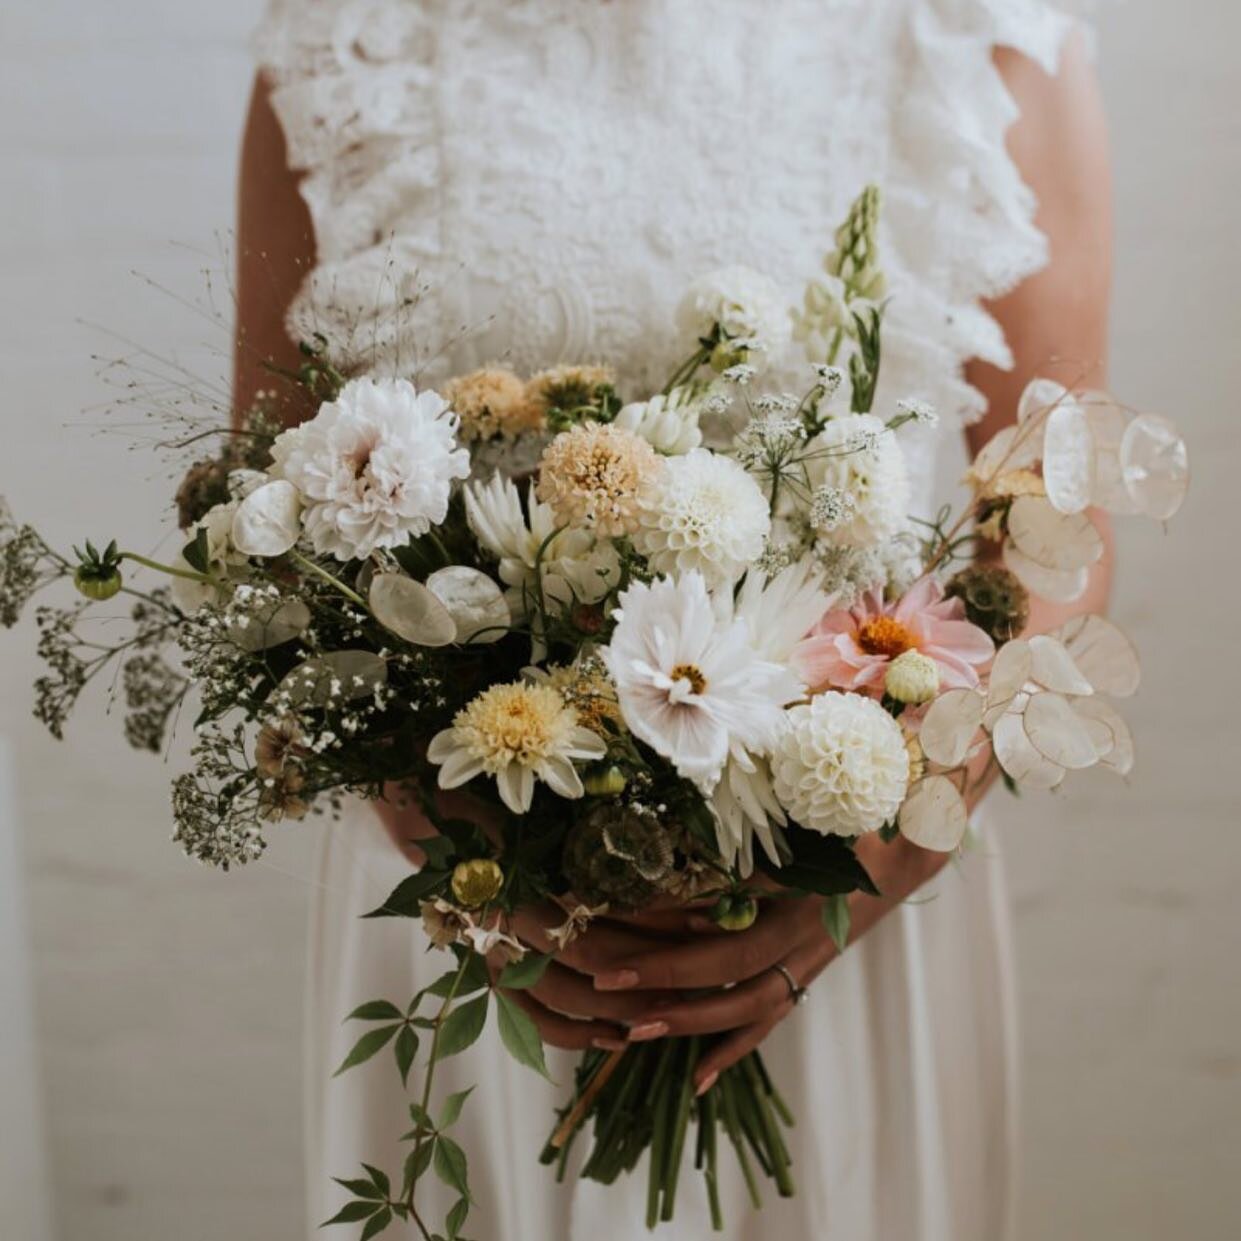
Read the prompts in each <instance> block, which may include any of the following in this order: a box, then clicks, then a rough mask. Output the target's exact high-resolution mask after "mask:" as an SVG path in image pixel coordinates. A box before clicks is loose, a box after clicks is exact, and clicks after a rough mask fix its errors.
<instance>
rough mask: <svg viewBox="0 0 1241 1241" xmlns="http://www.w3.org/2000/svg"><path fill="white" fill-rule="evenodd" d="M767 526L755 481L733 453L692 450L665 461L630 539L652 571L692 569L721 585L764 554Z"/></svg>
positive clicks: (767, 513)
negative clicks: (722, 453)
mask: <svg viewBox="0 0 1241 1241" xmlns="http://www.w3.org/2000/svg"><path fill="white" fill-rule="evenodd" d="M770 530H771V513H770V510H769V508H768V504H767V497H766V496H764V495H763V492H762V489H761V488H760V487H759V485H758V483H756V482H755V481H754V479H753V478H751V477H750V475H749V474H747V473H746V471H745V470H744V469H743V468H742V467H741V466H740V465H738V464H737V462H736V461H734V460H732V458H731V457H724V456H720V455H718V454H716V453H713V452H711V451H709V450H708V449H706V448H695V449H694V450H693V452H689V453H686V455H685V456H683V457H669V458H668V460H667V461H666V462H665V469H664V471H663V477H662V478H661V479H660V481H659V484H658V485H657V487H656V488H655V489H654V490H653V491H652V493H651V495H650V497H649V498H648V499H647V500H646V501H645V502H644V504H643V508H642V514H641V525H640V527H639V529H638V530H637V531H636V533H635V534H634V536H633V543H634V546H635V547H636V548H637V549H638V551H639V552H640V553H641V554H642V555H644V556H645V557H646V558H647V560H648V562H649V564H650V566H651V568H652V570H653V571H654V572H656V573H686V572H689V571H691V570H694V571H697V572H699V573H701V574H702V575H703V577H705V578H706V579H707V582H708V584H709V585H711V586H719V585H724V584H727V583H730V582H734V581H736V580H737V578H739V577H740V576H741V575H742V573H744V572H745V570H746V567H747V565H749V564H751V563H753V562H754V561H755V560H757V559H758V558H759V556H761V555H762V552H763V546H764V544H765V542H766V540H767V535H768V533H769V532H770Z"/></svg>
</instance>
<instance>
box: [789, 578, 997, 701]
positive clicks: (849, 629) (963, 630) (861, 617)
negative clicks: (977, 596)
mask: <svg viewBox="0 0 1241 1241" xmlns="http://www.w3.org/2000/svg"><path fill="white" fill-rule="evenodd" d="M906 651H920V652H921V653H922V654H923V655H926V656H929V657H930V658H931V659H933V660H934V661H935V664H936V666H937V667H938V669H939V679H940V684H941V685H943V686H944V687H945V688H947V689H966V688H969V689H972V688H973V687H975V686H976V685H977V684H978V670H979V668H981V667H983V666H984V665H986V664H987V663H988V662H989V661H990V660H991V658H992V656H993V655H994V654H995V644H994V643H993V642H992V641H991V639H990V638H989V637H988V636H987V635H986V634H985V633H983V631H982V630H981V629H979V628H978V627H977V626H976V625H971V624H970V623H969V621H967V620H966V619H965V607H964V605H963V604H962V603H961V601H960V599H947V598H945V597H944V590H943V587H942V586H941V585H940V584H939V582H937V581H936V580H935V578H933V577H930V576H928V577H924V578H922V579H921V580H920V581H918V582H917V583H915V584H914V586H913V587H912V588H911V589H910V590H909V591H908V592H907V593H906V594H905V595H903V596H902V597H901V598H900V599H899V600H898V601H897V602H896V603H892V604H889V603H885V602H884V600H883V596H882V593H881V592H880V591H870V592H868V593H867V594H866V595H865V596H863V598H862V599H861V600H860V601H859V602H858V603H857V604H856V605H855V606H854V607H852V608H850V609H849V610H848V611H843V610H841V611H834V612H829V613H828V614H827V615H826V616H825V617H823V619H822V620H821V621H820V622H819V623H818V624H817V625H816V626H815V628H814V632H813V633H812V634H811V635H810V637H808V638H807V639H806V640H805V641H804V642H802V643H800V644H799V646H798V647H797V650H796V651H795V652H794V653H793V665H794V667H795V668H796V669H797V670H798V672H799V673H800V674H801V675H802V676H803V677H804V678H805V679H806V682H807V683H808V684H809V685H810V686H811V687H812V688H815V689H821V688H824V687H827V686H831V687H834V688H836V689H844V690H858V691H861V692H862V693H869V694H873V695H875V696H876V697H878V696H880V695H881V694H882V693H883V684H884V678H885V677H886V676H887V672H888V665H889V664H890V663H891V662H892V661H893V660H895V659H896V658H898V657H899V656H901V655H903V654H904V653H905V652H906Z"/></svg>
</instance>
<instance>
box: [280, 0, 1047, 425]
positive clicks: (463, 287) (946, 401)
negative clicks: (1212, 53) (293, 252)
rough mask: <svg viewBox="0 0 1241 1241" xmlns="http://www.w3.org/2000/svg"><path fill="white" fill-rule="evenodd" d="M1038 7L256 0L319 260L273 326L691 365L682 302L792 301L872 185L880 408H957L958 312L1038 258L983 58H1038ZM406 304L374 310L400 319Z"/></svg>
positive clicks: (405, 357) (401, 350)
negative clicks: (883, 315) (912, 403)
mask: <svg viewBox="0 0 1241 1241" xmlns="http://www.w3.org/2000/svg"><path fill="white" fill-rule="evenodd" d="M1070 20H1071V19H1070V18H1069V17H1068V16H1066V14H1065V13H1064V12H1063V11H1062V10H1061V9H1060V8H1059V7H1058V6H1054V5H1052V4H1049V3H1045V2H1043V0H714V2H713V3H711V4H709V5H708V4H700V3H691V2H690V0H272V3H271V7H270V11H269V13H268V16H267V19H266V21H265V23H264V24H263V26H262V28H261V31H260V33H259V37H258V42H259V49H260V59H261V62H262V64H263V66H264V67H265V69H266V70H267V72H268V74H269V75H270V77H271V80H272V82H273V84H274V93H273V101H274V105H275V109H276V112H277V114H278V115H279V117H280V120H281V122H282V123H283V126H284V129H285V132H286V135H287V138H288V145H289V158H290V161H291V163H292V165H293V166H294V167H295V168H297V169H299V170H303V171H304V172H305V174H306V175H305V178H304V180H303V182H302V193H303V194H304V196H305V199H306V202H307V204H308V205H309V208H310V212H311V216H312V218H313V221H314V227H315V232H316V238H317V243H318V266H317V268H316V270H315V271H313V272H312V273H311V274H310V275H309V276H308V278H307V280H306V282H305V285H304V287H303V289H302V291H301V293H300V295H299V297H298V298H297V300H296V303H295V305H294V307H293V309H292V312H291V322H290V330H291V331H293V332H294V333H295V334H297V335H299V336H306V335H307V334H308V333H310V332H313V331H314V330H315V329H316V328H320V329H323V330H325V331H326V333H327V334H328V335H329V336H330V337H331V338H332V339H333V340H335V341H338V342H339V341H341V340H342V339H343V340H347V341H348V342H349V347H350V348H351V349H352V350H353V351H354V352H355V353H356V354H357V355H363V356H367V357H368V358H369V360H371V361H372V362H373V363H374V364H375V365H378V366H385V365H389V366H390V365H396V366H398V367H400V368H401V369H403V370H405V371H412V370H417V371H419V372H420V373H422V374H424V375H425V374H427V373H428V372H430V376H431V377H432V378H434V377H435V376H436V375H437V374H438V375H442V373H443V372H444V371H445V370H450V371H454V372H460V371H462V370H464V369H467V368H470V367H473V366H476V365H481V364H483V363H484V362H489V361H495V360H500V359H503V360H505V361H507V362H508V363H509V364H511V365H512V366H514V367H515V368H517V369H518V370H521V371H524V372H529V371H532V370H536V369H539V368H541V367H544V366H548V365H550V364H553V363H555V362H559V361H592V360H598V359H600V358H606V359H607V360H608V361H609V362H612V363H613V364H615V365H617V367H618V370H619V372H620V377H621V380H622V388H624V387H625V386H629V387H633V388H636V387H637V386H638V385H641V384H650V383H661V382H662V381H663V380H664V379H665V378H666V376H667V373H668V371H669V370H670V367H671V364H672V363H673V362H674V361H676V360H678V358H679V356H680V355H681V354H683V353H684V352H685V342H684V341H681V340H679V339H678V338H677V337H676V336H675V334H674V332H673V331H672V321H673V311H674V309H675V305H676V303H677V301H678V300H679V298H680V295H681V293H682V291H683V290H684V288H685V286H686V284H687V283H688V281H689V280H691V279H692V278H693V277H695V276H697V275H700V274H702V273H704V272H706V271H708V270H710V269H712V268H714V267H718V266H721V265H725V264H729V263H736V262H741V263H745V264H747V265H749V266H753V267H757V268H760V269H762V270H764V271H766V272H767V273H769V274H770V275H772V276H773V277H774V278H775V279H776V280H777V281H778V282H779V283H780V284H781V285H782V286H783V287H785V288H786V289H787V291H788V294H789V300H790V303H792V302H794V301H796V300H798V299H799V297H800V291H801V289H802V286H803V284H804V282H805V280H806V278H807V277H808V276H810V275H811V274H812V273H813V272H814V271H815V270H816V268H817V265H818V264H819V262H820V260H821V258H822V255H823V254H824V252H825V251H826V250H827V249H828V248H829V247H830V233H831V229H832V228H833V227H834V225H835V224H836V222H837V221H838V220H839V219H840V218H841V216H842V214H843V212H844V210H845V208H846V206H847V204H848V203H849V201H850V200H851V199H852V197H853V196H854V195H855V194H856V192H857V191H858V190H859V189H860V188H861V187H862V186H863V185H864V184H865V183H866V182H868V181H875V182H877V183H878V184H880V186H881V187H882V189H883V192H884V199H885V206H884V237H883V241H884V251H883V263H884V267H885V269H886V270H887V272H888V274H889V284H890V288H891V291H892V295H893V300H892V303H891V310H890V314H889V319H888V328H887V332H886V335H885V363H884V373H883V383H882V385H881V392H880V402H881V403H882V401H883V400H885V399H889V400H890V399H891V398H893V397H895V396H898V395H904V394H910V395H920V396H922V397H923V398H925V399H928V400H930V401H931V402H933V403H934V404H935V405H936V406H937V407H938V408H939V410H940V412H941V414H943V415H947V416H951V415H953V414H957V415H959V416H961V417H963V418H969V417H971V416H974V415H976V414H977V413H978V412H979V407H980V398H979V396H978V394H977V393H975V392H974V391H972V390H971V389H970V388H968V387H967V386H966V385H965V383H964V380H963V379H962V377H961V368H962V364H963V363H964V362H965V361H966V360H967V359H969V358H971V357H979V358H984V359H986V360H988V361H990V362H994V363H996V364H998V365H1001V366H1002V365H1005V364H1006V362H1007V361H1008V351H1007V348H1006V346H1005V343H1004V340H1003V337H1002V334H1001V332H1000V330H999V328H998V326H997V324H996V323H995V322H994V321H993V320H992V319H991V318H989V317H988V316H987V315H986V314H985V313H984V312H983V310H982V309H981V307H980V305H979V299H980V298H983V297H985V296H989V295H994V294H997V293H1001V292H1003V291H1005V290H1007V289H1009V288H1011V287H1012V286H1013V285H1014V284H1015V283H1017V282H1018V281H1019V280H1020V279H1021V278H1022V277H1024V276H1025V275H1027V274H1028V273H1030V272H1031V271H1033V270H1035V269H1036V268H1037V267H1038V266H1039V265H1040V264H1041V263H1042V262H1043V261H1044V255H1045V243H1044V239H1043V237H1042V236H1041V235H1040V234H1039V232H1038V231H1037V230H1036V229H1035V228H1034V226H1033V223H1032V216H1033V207H1034V203H1033V200H1032V195H1031V194H1030V193H1029V191H1028V190H1027V189H1026V187H1025V186H1024V185H1023V184H1022V182H1021V179H1020V177H1019V175H1018V173H1017V170H1016V168H1015V167H1014V166H1013V164H1012V162H1011V161H1010V159H1009V158H1008V156H1007V155H1006V153H1005V149H1004V133H1005V129H1006V127H1007V126H1008V124H1009V123H1010V121H1011V120H1012V119H1013V116H1014V111H1015V109H1014V105H1013V102H1012V100H1011V98H1010V97H1009V95H1008V93H1007V92H1006V90H1005V87H1004V85H1003V82H1002V81H1001V79H1000V77H999V75H998V74H997V73H996V71H995V69H994V68H993V66H992V62H991V51H992V48H993V46H994V45H996V44H1004V45H1009V46H1012V47H1015V48H1018V49H1019V50H1021V51H1023V52H1025V53H1027V54H1028V55H1030V56H1032V57H1033V58H1034V59H1036V60H1037V61H1038V62H1039V63H1040V64H1042V65H1043V66H1044V67H1045V68H1047V69H1049V70H1050V69H1052V68H1054V65H1055V62H1056V59H1057V55H1058V51H1059V48H1060V46H1061V44H1062V42H1063V39H1064V35H1065V33H1066V31H1067V29H1068V26H1069V22H1070ZM407 301H408V302H411V303H412V304H411V305H410V306H409V307H408V309H407V310H406V311H405V312H403V313H400V314H397V313H394V309H393V308H394V306H395V305H398V304H400V303H402V302H407Z"/></svg>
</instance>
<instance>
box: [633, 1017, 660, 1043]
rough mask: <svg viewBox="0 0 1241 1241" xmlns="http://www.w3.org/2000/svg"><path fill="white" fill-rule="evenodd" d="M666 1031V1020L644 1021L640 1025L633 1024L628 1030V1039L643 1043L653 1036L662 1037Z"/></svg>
mask: <svg viewBox="0 0 1241 1241" xmlns="http://www.w3.org/2000/svg"><path fill="white" fill-rule="evenodd" d="M667 1033H668V1023H667V1022H666V1021H644V1022H643V1023H642V1024H641V1025H640V1026H634V1027H633V1028H632V1029H631V1030H630V1031H629V1041H630V1042H631V1043H645V1042H648V1041H649V1040H650V1039H653V1038H663V1036H664V1035H665V1034H667Z"/></svg>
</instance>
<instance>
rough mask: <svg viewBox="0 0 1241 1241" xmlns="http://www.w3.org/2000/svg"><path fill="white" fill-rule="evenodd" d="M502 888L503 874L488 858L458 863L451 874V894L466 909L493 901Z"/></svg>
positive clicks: (475, 907)
mask: <svg viewBox="0 0 1241 1241" xmlns="http://www.w3.org/2000/svg"><path fill="white" fill-rule="evenodd" d="M503 886H504V872H503V871H502V870H501V869H500V867H499V866H498V865H497V864H496V863H495V862H493V861H492V860H491V859H490V858H482V857H480V858H472V859H471V860H470V861H468V862H458V863H457V865H456V866H455V867H454V869H453V872H452V894H453V896H454V897H455V898H456V900H457V902H458V903H459V904H461V905H464V906H465V907H466V909H477V908H478V907H479V906H480V905H485V904H487V902H488V901H490V900H493V899H494V898H495V897H496V896H497V895H498V894H499V891H500V889H501V888H502V887H503Z"/></svg>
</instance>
